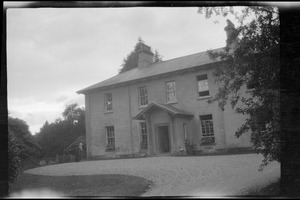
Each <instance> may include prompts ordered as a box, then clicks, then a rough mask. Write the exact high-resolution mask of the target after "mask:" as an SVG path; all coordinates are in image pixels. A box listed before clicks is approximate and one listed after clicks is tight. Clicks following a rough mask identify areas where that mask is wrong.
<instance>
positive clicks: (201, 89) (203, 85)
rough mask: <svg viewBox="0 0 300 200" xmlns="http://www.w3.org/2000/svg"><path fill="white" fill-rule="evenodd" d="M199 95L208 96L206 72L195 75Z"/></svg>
mask: <svg viewBox="0 0 300 200" xmlns="http://www.w3.org/2000/svg"><path fill="white" fill-rule="evenodd" d="M197 81H198V94H199V97H205V96H209V88H208V80H207V74H203V75H200V76H197Z"/></svg>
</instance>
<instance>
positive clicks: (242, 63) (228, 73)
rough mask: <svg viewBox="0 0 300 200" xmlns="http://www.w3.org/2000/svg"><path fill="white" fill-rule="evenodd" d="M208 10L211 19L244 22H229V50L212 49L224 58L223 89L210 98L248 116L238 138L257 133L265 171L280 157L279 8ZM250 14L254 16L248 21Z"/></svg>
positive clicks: (255, 144) (220, 71) (220, 79)
mask: <svg viewBox="0 0 300 200" xmlns="http://www.w3.org/2000/svg"><path fill="white" fill-rule="evenodd" d="M203 12H205V15H206V17H207V18H209V17H211V16H212V15H214V14H215V15H222V16H224V17H225V16H227V15H228V14H233V15H235V17H236V18H237V19H238V20H239V23H240V24H239V27H238V28H235V27H234V25H233V24H232V23H231V22H230V21H229V20H228V21H227V23H228V26H227V27H226V28H225V30H226V31H227V41H226V42H227V46H226V47H225V50H224V51H223V52H221V53H215V52H212V51H208V53H209V55H210V56H211V57H212V58H217V57H219V58H220V59H221V60H223V61H224V62H223V64H221V65H220V66H219V67H218V68H217V70H216V72H215V73H214V75H215V76H216V80H217V83H219V85H220V87H219V91H218V93H217V94H216V95H215V96H214V97H213V98H211V99H210V100H209V102H210V103H213V102H215V101H217V102H218V104H219V107H220V108H221V109H224V108H225V105H226V104H227V103H228V102H230V104H231V106H232V108H235V111H236V112H237V113H239V114H242V115H246V116H248V118H247V120H246V122H245V123H244V124H243V125H242V126H241V127H240V128H239V129H238V130H237V132H236V136H237V137H239V136H241V135H242V134H244V133H247V132H251V134H252V135H251V139H252V142H253V147H254V149H255V150H257V151H258V152H260V153H262V154H263V155H264V160H263V162H262V165H261V168H260V169H263V167H264V166H265V165H267V164H268V163H269V162H271V161H280V126H279V125H280V122H279V120H280V119H279V118H280V110H279V108H280V107H279V88H280V85H279V71H280V62H279V61H280V60H279V59H280V54H279V52H280V51H279V42H280V35H279V30H280V27H279V12H278V8H276V7H271V6H264V7H261V6H252V7H243V9H242V10H241V12H235V11H234V9H233V8H232V7H230V8H219V7H214V8H199V13H203ZM249 16H250V17H251V16H253V17H254V18H250V22H249V23H248V24H246V25H244V20H245V19H246V18H247V17H249ZM228 30H230V31H228ZM245 91H247V92H245Z"/></svg>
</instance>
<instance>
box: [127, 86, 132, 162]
mask: <svg viewBox="0 0 300 200" xmlns="http://www.w3.org/2000/svg"><path fill="white" fill-rule="evenodd" d="M128 100H129V101H128V102H129V120H130V122H129V126H130V137H131V154H132V157H133V137H132V118H131V96H130V85H128Z"/></svg>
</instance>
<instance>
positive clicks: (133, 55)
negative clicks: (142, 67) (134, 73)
mask: <svg viewBox="0 0 300 200" xmlns="http://www.w3.org/2000/svg"><path fill="white" fill-rule="evenodd" d="M140 44H145V42H144V41H143V40H142V39H141V38H139V39H138V42H137V43H136V44H135V47H134V50H133V51H132V52H130V54H128V55H127V57H126V58H124V59H123V63H122V65H121V69H120V72H119V73H120V74H121V73H123V72H126V71H129V70H131V69H134V68H137V67H138V61H139V57H138V51H139V47H140ZM149 53H151V54H153V55H154V56H153V62H154V63H157V62H160V61H162V56H161V55H160V54H159V53H158V51H157V50H155V53H153V52H152V50H151V49H150V52H149Z"/></svg>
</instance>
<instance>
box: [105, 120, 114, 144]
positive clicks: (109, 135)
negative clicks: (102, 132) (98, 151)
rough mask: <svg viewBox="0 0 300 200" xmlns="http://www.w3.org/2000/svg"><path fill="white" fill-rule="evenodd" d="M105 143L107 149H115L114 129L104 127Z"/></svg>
mask: <svg viewBox="0 0 300 200" xmlns="http://www.w3.org/2000/svg"><path fill="white" fill-rule="evenodd" d="M105 129H106V143H107V148H108V149H114V148H115V129H114V126H106V127H105Z"/></svg>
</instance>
